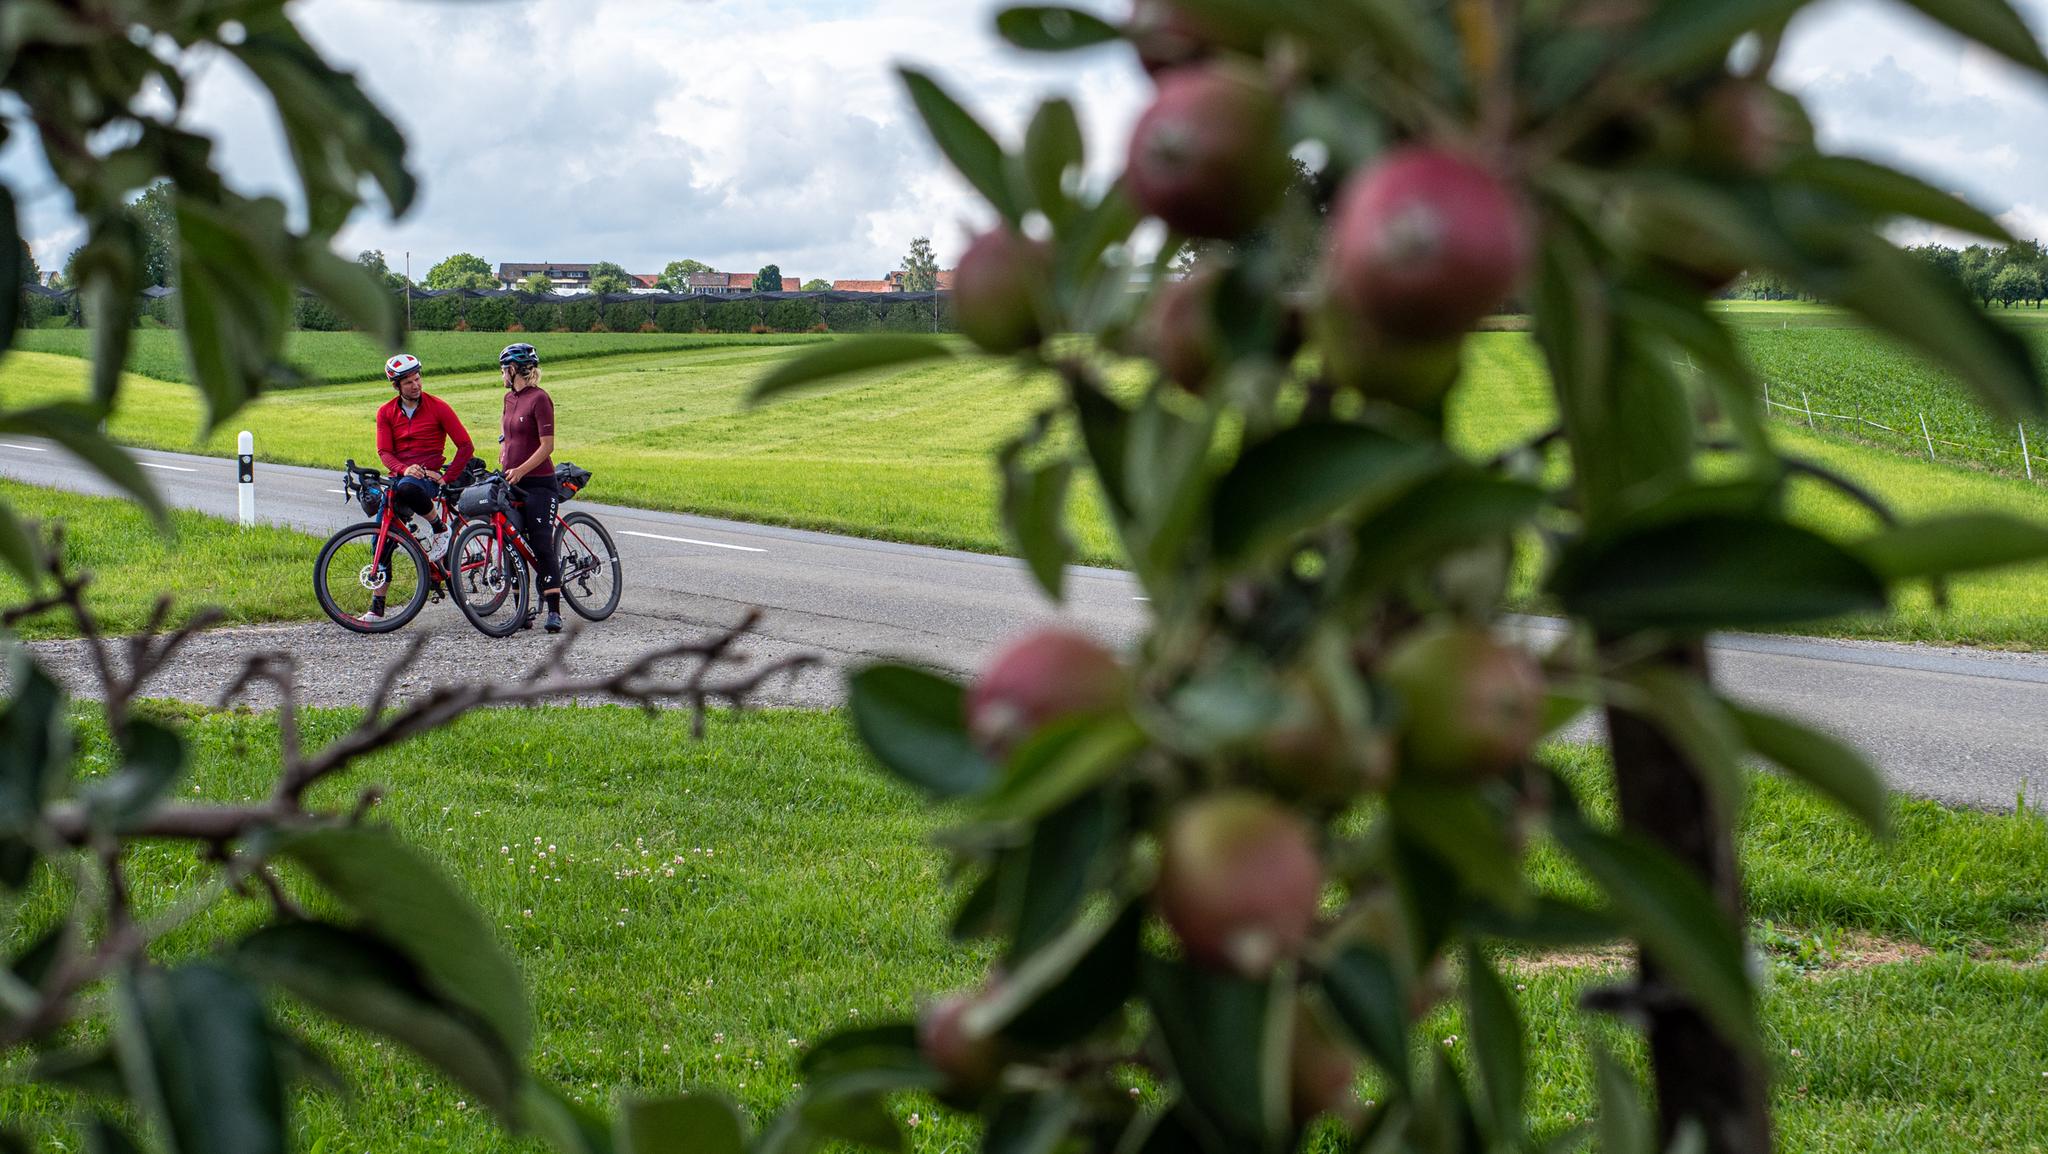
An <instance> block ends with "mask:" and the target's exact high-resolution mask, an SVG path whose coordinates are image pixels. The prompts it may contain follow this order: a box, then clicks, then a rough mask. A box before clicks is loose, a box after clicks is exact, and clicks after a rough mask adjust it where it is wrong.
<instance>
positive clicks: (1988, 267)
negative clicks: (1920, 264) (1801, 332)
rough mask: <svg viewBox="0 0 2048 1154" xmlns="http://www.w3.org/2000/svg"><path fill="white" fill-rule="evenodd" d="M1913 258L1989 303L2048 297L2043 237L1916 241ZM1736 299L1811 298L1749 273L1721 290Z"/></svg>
mask: <svg viewBox="0 0 2048 1154" xmlns="http://www.w3.org/2000/svg"><path fill="white" fill-rule="evenodd" d="M1906 252H1907V253H1909V254H1911V255H1912V256H1913V257H1914V258H1916V259H1918V260H1921V261H1924V262H1926V263H1927V264H1928V265H1929V266H1930V267H1932V268H1933V269H1934V270H1935V271H1937V272H1939V273H1941V274H1942V275H1943V276H1946V277H1948V278H1949V279H1950V280H1953V281H1955V282H1956V283H1957V284H1959V285H1961V286H1962V287H1963V290H1964V291H1965V292H1968V293H1969V294H1970V295H1971V296H1972V297H1974V298H1976V301H1977V303H1978V304H1980V305H1982V306H1984V307H1985V308H1990V307H1991V306H1992V305H1997V306H1999V307H2000V308H2012V307H2013V306H2015V305H2019V306H2024V307H2030V308H2036V309H2038V308H2040V307H2041V302H2042V300H2043V298H2044V297H2048V250H2044V249H2043V247H2042V245H2041V242H2040V241H2038V240H2022V241H2015V242H2013V243H2012V244H2009V245H1989V244H1973V245H1970V246H1968V247H1966V248H1951V247H1949V246H1948V245H1945V244H1916V245H1911V246H1909V247H1908V248H1907V249H1906ZM1722 295H1723V296H1725V297H1728V298H1730V299H1733V300H1763V301H1789V300H1807V299H1811V296H1810V294H1807V293H1803V292H1801V291H1800V290H1799V289H1797V288H1795V287H1794V286H1793V285H1792V284H1791V283H1790V282H1789V281H1787V280H1785V278H1783V277H1781V276H1779V275H1777V274H1776V273H1768V272H1765V273H1744V274H1743V275H1742V276H1740V277H1738V278H1736V281H1735V283H1734V284H1732V285H1730V286H1729V287H1728V290H1727V291H1726V292H1725V293H1723V294H1722Z"/></svg>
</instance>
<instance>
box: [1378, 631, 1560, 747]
mask: <svg viewBox="0 0 2048 1154" xmlns="http://www.w3.org/2000/svg"><path fill="white" fill-rule="evenodd" d="M1380 672H1381V675H1382V676H1383V677H1384V678H1385V679H1386V682H1387V684H1388V685H1389V686H1391V687H1392V688H1393V689H1394V690H1395V692H1397V693H1399V694H1400V696H1401V704H1402V708H1403V709H1404V711H1405V713H1404V715H1403V719H1402V726H1401V739H1400V742H1401V763H1400V766H1399V768H1398V770H1397V772H1398V773H1399V774H1400V775H1401V777H1402V778H1403V779H1405V780H1408V781H1420V782H1425V783H1429V784H1466V783H1471V782H1475V781H1481V780H1485V779H1487V778H1493V777H1499V776H1500V775H1502V774H1504V773H1506V772H1507V771H1508V770H1510V769H1512V768H1514V767H1515V766H1516V765H1517V764H1519V763H1520V762H1521V760H1522V758H1523V757H1525V756H1527V755H1528V752H1529V747H1530V746H1532V745H1534V744H1535V742H1536V738H1537V737H1538V736H1539V735H1540V734H1541V732H1542V727H1543V702H1544V685H1543V671H1542V669H1541V668H1540V667H1539V666H1538V665H1537V664H1536V659H1535V658H1533V657H1531V656H1529V654H1528V653H1527V652H1525V651H1523V650H1521V649H1518V648H1516V647H1515V646H1512V645H1507V644H1503V643H1502V642H1499V641H1496V640H1494V638H1493V635H1492V634H1490V633H1488V632H1487V631H1486V630H1485V629H1484V628H1482V627H1480V626H1476V625H1464V624H1454V625H1440V626H1432V627H1428V628H1425V629H1423V630H1421V631H1420V632H1417V633H1415V634H1413V635H1412V636H1410V637H1408V638H1407V639H1406V640H1405V641H1403V642H1402V643H1401V645H1400V646H1399V647H1398V648H1396V649H1395V650H1394V652H1392V653H1391V654H1389V655H1388V657H1387V660H1386V662H1385V664H1383V665H1382V666H1381V668H1380Z"/></svg>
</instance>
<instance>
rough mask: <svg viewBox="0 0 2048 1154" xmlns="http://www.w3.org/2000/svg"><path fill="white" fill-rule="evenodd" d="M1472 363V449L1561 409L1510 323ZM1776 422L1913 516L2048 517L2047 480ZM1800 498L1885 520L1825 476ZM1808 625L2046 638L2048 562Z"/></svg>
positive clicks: (2019, 641)
mask: <svg viewBox="0 0 2048 1154" xmlns="http://www.w3.org/2000/svg"><path fill="white" fill-rule="evenodd" d="M1793 331H1795V332H1796V331H1798V330H1793ZM1809 331H1824V330H1809ZM1467 365H1468V367H1469V368H1470V370H1471V374H1472V375H1471V386H1470V387H1468V388H1465V389H1463V390H1462V391H1460V392H1459V393H1457V394H1455V395H1454V404H1453V408H1452V411H1451V415H1450V421H1451V432H1452V437H1453V439H1454V440H1456V441H1457V442H1458V443H1459V444H1460V445H1462V446H1463V447H1465V448H1466V449H1468V450H1470V451H1473V452H1478V453H1486V452H1493V451H1496V450H1498V449H1500V448H1502V447H1505V446H1507V445H1510V444H1512V443H1514V442H1515V441H1516V440H1517V439H1519V438H1523V437H1526V436H1528V434H1529V433H1530V431H1531V430H1535V429H1541V428H1544V427H1547V426H1548V425H1549V424H1550V423H1551V421H1552V420H1553V417H1552V414H1553V413H1554V411H1555V410H1554V408H1553V406H1552V404H1551V399H1550V384H1549V378H1548V376H1547V375H1546V373H1545V371H1544V367H1543V363H1542V359H1541V357H1540V356H1539V355H1538V353H1537V352H1536V349H1535V347H1534V346H1533V345H1532V344H1531V343H1530V342H1528V341H1527V340H1525V339H1521V338H1519V337H1517V336H1514V335H1510V334H1502V335H1499V336H1494V335H1483V336H1480V337H1475V338H1473V341H1472V344H1471V346H1470V352H1469V353H1468V355H1467ZM1774 432H1775V435H1776V436H1777V438H1778V440H1779V442H1780V443H1781V444H1782V445H1783V446H1784V447H1785V448H1786V449H1788V450H1789V451H1791V452H1792V453H1794V454H1795V455H1797V456H1800V457H1804V458H1806V459H1808V460H1811V461H1814V462H1816V463H1818V464H1821V465H1825V466H1827V467H1828V468H1831V469H1833V470H1835V471H1837V472H1839V473H1842V474H1844V475H1846V476H1848V477H1850V478H1851V479H1853V480H1855V481H1857V482H1858V483H1859V484H1862V485H1863V486H1864V487H1866V488H1868V489H1870V490H1871V491H1873V492H1875V493H1877V494H1878V495H1880V496H1881V497H1883V498H1884V499H1885V500H1886V501H1887V502H1889V503H1890V504H1892V506H1893V507H1894V508H1895V509H1897V511H1898V512H1899V513H1900V514H1901V515H1902V516H1905V517H1907V518H1912V517H1919V516H1930V515H1933V514H1937V513H1943V512H1952V511H1957V510H1964V509H1973V510H1987V511H1996V512H2004V513H2011V514H2013V515H2015V516H2020V517H2028V518H2031V519H2034V520H2037V521H2048V489H2044V488H2042V487H2040V486H2037V485H2035V484H2033V483H2031V482H2029V481H2026V480H2023V479H2021V478H2017V477H2008V476H2000V475H1996V474H1992V473H1986V472H1983V471H1980V470H1976V469H1968V468H1963V467H1960V466H1953V465H1930V464H1928V463H1927V462H1926V461H1924V460H1917V459H1914V458H1911V457H1903V456H1899V455H1897V454H1894V453H1891V452H1888V451H1886V450H1884V449H1880V448H1877V447H1874V446H1869V445H1859V444H1852V443H1847V442H1844V441H1841V440H1839V439H1836V438H1832V437H1823V436H1817V435H1814V434H1810V433H1807V432H1806V431H1805V430H1803V429H1798V428H1786V427H1779V428H1777V429H1776V430H1774ZM1793 509H1794V513H1795V515H1796V516H1797V517H1798V518H1799V519H1801V520H1802V521H1804V522H1806V523H1807V524H1809V525H1812V526H1813V527H1815V528H1817V529H1819V530H1821V531H1822V532H1826V533H1829V534H1831V535H1837V536H1844V537H1853V536H1855V535H1859V534H1862V533H1865V532H1869V531H1872V530H1874V529H1876V528H1877V522H1876V520H1875V518H1873V517H1872V516H1871V515H1870V514H1869V513H1867V512H1865V511H1864V510H1863V509H1861V508H1859V507H1857V506H1856V505H1854V504H1853V503H1851V502H1850V501H1849V500H1848V499H1847V498H1844V497H1842V496H1841V495H1839V494H1838V493H1835V492H1833V491H1832V490H1824V489H1822V488H1821V487H1819V486H1818V485H1813V484H1802V485H1801V486H1800V487H1799V488H1797V489H1796V490H1795V492H1794V501H1793ZM1532 607H1540V606H1532ZM1807 631H1808V632H1812V633H1818V634H1824V635H1833V636H1847V637H1865V638H1872V639H1880V640H1894V641H1929V642H1938V643H1942V644H1954V645H1979V646H1992V647H2008V648H2022V649H2048V565H2030V566H2022V567H2017V568H2011V569H2003V570H1995V571H1991V572H1988V573H1981V574H1976V575H1973V576H1970V577H1966V578H1963V579H1961V580H1958V581H1956V582H1954V583H1953V584H1952V586H1951V588H1950V607H1949V610H1948V611H1947V612H1945V613H1944V612H1937V611H1936V610H1935V609H1934V608H1933V605H1932V603H1931V601H1930V599H1929V597H1928V595H1927V593H1926V592H1925V591H1924V590H1910V591H1908V592H1907V593H1906V594H1905V596H1904V597H1903V598H1902V599H1901V603H1900V605H1899V606H1898V609H1897V611H1896V612H1894V613H1892V614H1891V615H1889V616H1886V617H1883V618H1859V619H1854V620H1847V621H1836V622H1829V623H1824V624H1822V625H1818V626H1815V627H1813V628H1810V629H1809V630H1807Z"/></svg>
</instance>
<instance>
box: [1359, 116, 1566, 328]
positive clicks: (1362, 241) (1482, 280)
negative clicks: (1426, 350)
mask: <svg viewBox="0 0 2048 1154" xmlns="http://www.w3.org/2000/svg"><path fill="white" fill-rule="evenodd" d="M1331 232H1332V238H1333V240H1332V248H1331V291H1332V294H1333V296H1334V297H1335V298H1336V299H1337V300H1338V301H1339V302H1340V303H1341V304H1342V305H1343V306H1344V307H1346V308H1348V309H1349V310H1351V311H1353V312H1355V313H1356V314H1357V315H1358V316H1359V317H1360V318H1361V319H1362V320H1364V321H1365V322H1366V323H1367V324H1368V325H1369V327H1371V328H1372V329H1374V330H1375V331H1377V332H1379V333H1382V334H1385V335H1387V336H1390V337H1394V338H1398V339H1401V340H1404V341H1442V340H1446V339H1448V338H1451V337H1455V336H1457V335H1459V334H1460V333H1463V332H1465V331H1466V330H1468V329H1470V328H1471V327H1472V325H1473V323H1474V322H1476V321H1478V320H1479V319H1480V318H1481V317H1483V316H1486V315H1487V314H1488V313H1490V312H1492V311H1493V310H1494V309H1496V308H1498V307H1500V305H1501V304H1502V302H1504V301H1505V300H1506V299H1507V297H1508V295H1509V294H1510V293H1512V292H1513V291H1514V290H1515V286H1516V285H1517V284H1518V283H1519V282H1520V281H1521V277H1522V272H1523V269H1524V268H1525V266H1527V264H1528V262H1529V255H1530V239H1529V232H1528V226H1527V224H1526V223H1525V221H1524V219H1523V212H1522V208H1521V206H1520V205H1519V204H1518V203H1517V202H1516V199H1515V197H1514V194H1513V193H1512V192H1510V191H1509V189H1508V186H1507V185H1506V184H1504V183H1503V182H1502V181H1501V179H1500V178H1499V177H1498V176H1496V175H1495V174H1494V173H1493V171H1492V170H1491V169H1490V168H1488V167H1487V166H1485V165H1484V164H1481V163H1480V162H1479V161H1478V160H1476V159H1474V158H1472V157H1470V156H1468V155H1466V154H1464V153H1461V152H1456V151H1453V150H1450V149H1445V148H1435V147H1427V146H1409V147H1405V148H1400V149H1396V150H1394V151H1393V152H1390V153H1388V154H1387V155H1385V156H1383V157H1381V158H1380V160H1379V161H1378V162H1377V163H1375V164H1374V165H1372V166H1371V167H1370V168H1367V169H1366V170H1364V171H1363V172H1360V173H1358V174H1357V175H1355V176H1353V177H1352V178H1351V180H1350V181H1348V182H1347V183H1346V184H1345V186H1344V188H1343V189H1342V191H1340V192H1339V193H1338V199H1337V206H1336V210H1335V215H1334V222H1333V224H1332V226H1331Z"/></svg>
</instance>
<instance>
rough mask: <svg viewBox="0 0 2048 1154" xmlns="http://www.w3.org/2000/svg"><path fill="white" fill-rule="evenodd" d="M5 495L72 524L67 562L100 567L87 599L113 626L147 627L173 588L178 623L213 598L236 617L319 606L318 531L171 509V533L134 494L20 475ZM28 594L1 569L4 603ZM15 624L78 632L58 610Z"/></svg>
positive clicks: (40, 633) (246, 619) (21, 507)
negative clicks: (40, 482)
mask: <svg viewBox="0 0 2048 1154" xmlns="http://www.w3.org/2000/svg"><path fill="white" fill-rule="evenodd" d="M0 498H4V499H5V500H6V501H7V503H8V504H9V505H10V506H12V507H13V509H14V511H15V512H16V513H17V514H19V515H21V516H23V517H30V518H34V519H35V520H37V521H41V522H45V523H48V522H53V521H62V522H64V524H65V528H66V532H65V535H64V557H65V560H66V561H67V562H69V563H70V565H71V567H72V568H73V569H74V570H84V571H88V572H90V573H91V574H92V576H93V583H92V585H91V587H90V588H88V589H87V591H86V601H87V603H88V604H89V605H91V606H92V608H93V609H94V610H95V611H96V612H98V614H99V616H100V621H101V623H102V624H103V625H105V626H106V627H107V628H108V629H109V630H112V631H115V632H133V631H134V630H137V629H140V628H141V627H142V625H143V623H144V622H146V621H147V620H148V619H149V614H150V611H151V609H152V608H153V607H154V606H155V604H156V599H157V597H159V596H160V595H162V594H165V593H168V594H170V595H171V596H172V597H173V598H174V599H175V602H176V604H175V607H174V609H173V613H174V616H173V620H174V621H179V620H183V619H184V617H185V616H186V615H188V614H189V613H190V612H191V611H192V610H194V609H196V608H199V607H201V606H207V605H211V606H214V607H216V608H218V609H220V610H221V611H222V613H223V614H225V619H226V621H227V622H228V623H230V624H237V625H249V624H255V623H258V622H264V621H297V620H303V619H305V618H308V617H316V616H318V615H319V613H320V608H319V605H318V604H317V603H316V602H315V601H314V600H313V556H314V554H315V553H316V552H317V551H318V550H319V548H320V539H319V538H318V537H313V536H309V535H307V534H305V533H299V532H295V531H293V530H290V529H282V528H278V527H276V526H272V525H256V526H253V527H251V528H248V529H243V528H241V527H240V526H238V525H234V524H231V523H229V522H227V521H223V520H221V519H219V518H217V517H208V516H206V515H204V514H201V513H192V512H187V511H184V510H173V511H172V513H171V536H170V537H168V538H166V537H165V536H164V535H163V533H162V532H161V531H160V530H159V529H158V528H157V525H156V523H155V522H154V521H152V520H150V518H149V515H148V514H147V513H144V512H143V511H142V510H141V509H139V508H137V507H136V506H135V504H134V503H133V502H131V501H126V500H121V499H116V498H113V497H87V496H83V495H81V494H78V493H67V492H61V491H58V490H55V489H43V488H38V487H36V486H34V485H23V484H17V483H15V482H13V481H0ZM28 599H29V596H28V591H27V590H26V589H25V588H24V587H23V586H22V584H21V582H20V581H19V580H18V579H17V578H16V577H15V576H14V575H13V574H12V573H10V572H5V571H0V606H8V605H17V604H20V603H22V602H24V601H26V600H28ZM16 632H17V633H18V634H19V635H21V636H23V637H26V638H28V639H30V640H36V639H40V638H45V637H74V636H77V631H76V630H75V629H73V628H72V625H71V619H70V618H69V617H68V616H66V615H65V614H64V613H62V612H60V611H53V612H50V613H46V614H43V615H41V616H39V617H32V618H29V619H28V620H26V621H24V622H22V623H21V624H20V625H19V626H17V627H16Z"/></svg>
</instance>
